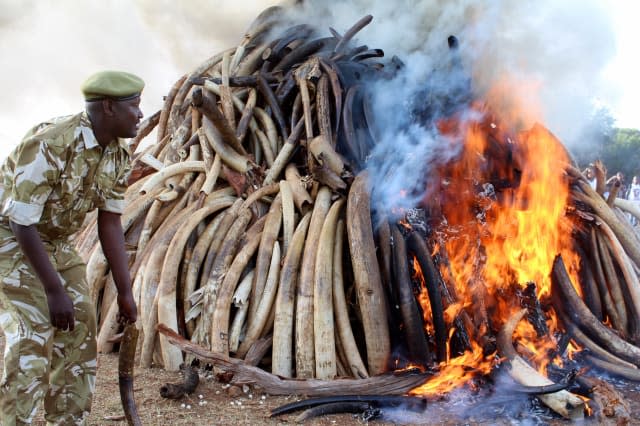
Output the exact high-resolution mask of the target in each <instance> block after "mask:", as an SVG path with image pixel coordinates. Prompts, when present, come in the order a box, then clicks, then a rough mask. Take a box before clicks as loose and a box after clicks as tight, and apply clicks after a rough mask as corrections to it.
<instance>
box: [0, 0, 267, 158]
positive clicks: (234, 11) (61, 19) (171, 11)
mask: <svg viewBox="0 0 640 426" xmlns="http://www.w3.org/2000/svg"><path fill="white" fill-rule="evenodd" d="M279 3H280V1H274V0H252V1H244V0H243V1H242V2H212V1H204V0H197V1H196V0H185V1H179V2H178V1H168V0H162V1H160V0H158V1H152V0H134V1H125V0H113V1H102V0H83V1H77V0H55V1H53V0H41V1H36V0H0V61H1V67H2V79H0V93H1V94H2V97H3V102H2V103H0V159H2V158H4V157H5V156H6V155H7V154H8V153H9V152H10V150H11V149H12V148H13V146H15V145H16V144H17V143H18V142H19V141H20V140H21V139H22V136H23V135H24V134H25V133H26V131H27V130H28V129H29V128H30V127H32V126H33V125H35V124H36V123H38V122H40V121H43V120H47V119H49V118H52V117H55V116H60V115H66V114H74V113H77V112H78V111H80V110H82V108H84V103H83V99H82V95H81V93H80V84H81V83H82V81H84V79H85V78H86V77H87V76H89V75H90V74H92V73H93V72H96V71H99V70H101V69H123V70H127V71H130V72H133V73H135V74H138V75H140V76H141V77H142V78H143V79H144V80H145V82H146V87H145V91H144V94H143V97H142V110H143V112H144V113H145V114H146V115H150V114H152V113H154V112H155V111H157V110H159V109H160V108H161V107H162V100H163V96H164V95H166V94H167V93H168V91H169V90H170V88H171V86H172V85H173V84H174V83H175V82H176V81H177V80H178V79H179V78H180V76H181V75H183V74H185V73H187V72H190V71H191V70H192V69H193V68H195V67H196V66H197V65H199V64H200V63H202V62H204V60H206V59H207V58H208V57H210V56H211V55H213V54H216V53H219V52H221V51H223V50H224V49H227V48H229V47H232V46H236V45H237V44H238V43H239V42H240V40H241V37H242V35H243V33H244V30H245V29H246V28H247V26H248V25H249V23H250V22H251V21H252V20H253V19H254V18H255V16H256V15H257V14H258V13H259V12H260V11H261V10H262V9H264V8H266V7H268V6H271V5H274V4H279Z"/></svg>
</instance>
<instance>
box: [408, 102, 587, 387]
mask: <svg viewBox="0 0 640 426" xmlns="http://www.w3.org/2000/svg"><path fill="white" fill-rule="evenodd" d="M487 105H488V104H486V105H483V106H478V105H474V106H473V107H472V108H473V109H474V110H475V112H476V114H466V115H465V116H466V117H474V118H472V119H469V120H466V121H465V120H464V119H461V118H460V117H453V118H450V119H448V120H447V121H441V122H440V123H439V128H440V131H441V133H442V134H443V136H444V139H445V140H446V143H449V144H451V145H453V146H455V145H456V144H459V146H457V148H458V149H459V155H458V156H457V158H456V160H455V161H453V162H449V163H447V164H446V165H443V166H441V167H438V168H437V176H436V177H435V179H431V181H434V180H436V179H437V181H439V182H441V185H440V187H439V188H437V190H434V191H431V192H430V193H431V194H438V195H436V196H435V197H434V198H432V199H427V200H425V204H426V205H427V206H431V207H433V206H434V205H437V207H438V210H439V211H441V212H442V216H443V218H444V219H445V220H444V225H443V226H442V229H441V230H439V232H440V235H441V236H442V237H441V244H443V245H444V251H445V252H446V254H447V256H448V260H449V265H447V267H446V268H445V267H443V266H441V269H442V275H443V277H444V279H445V280H446V281H448V284H449V285H451V286H453V288H454V289H455V292H456V294H457V298H458V302H459V303H458V304H456V307H455V310H456V312H457V311H459V310H460V308H461V307H462V306H464V307H465V309H466V310H467V311H468V312H469V314H470V315H471V316H472V317H473V319H474V324H476V326H480V328H481V330H476V331H475V333H470V334H471V336H470V337H472V339H473V338H475V340H474V341H473V342H472V345H473V348H472V350H470V351H467V352H466V353H465V354H464V355H462V356H459V357H456V358H450V359H448V360H447V362H445V363H442V364H441V365H440V371H439V374H437V375H436V376H435V377H434V378H433V379H432V380H430V381H429V382H427V383H426V384H425V385H423V386H421V387H420V388H418V389H414V391H413V393H416V394H431V393H443V392H447V391H449V390H451V389H452V388H455V387H459V386H461V385H462V384H464V383H469V380H470V378H471V377H473V375H474V374H478V373H480V374H483V373H486V372H488V371H490V369H491V368H492V367H493V364H494V363H495V362H497V359H498V358H497V357H496V356H495V354H483V350H482V345H481V343H479V342H477V340H478V337H479V336H482V335H483V334H485V332H486V331H487V327H490V326H493V327H494V328H496V327H500V326H501V325H502V324H503V323H504V322H505V321H506V319H507V318H508V317H509V316H510V315H511V314H512V313H513V312H514V311H515V310H516V309H519V308H520V306H518V300H517V298H516V297H513V295H514V292H515V290H517V289H524V287H525V286H526V285H527V283H530V282H533V283H535V285H536V288H537V297H538V298H539V299H545V298H548V297H550V295H551V283H550V272H551V267H552V265H553V259H554V257H555V256H556V255H557V254H558V253H561V254H562V255H563V258H564V259H565V262H566V264H567V265H568V269H569V270H570V271H571V273H572V275H575V274H576V271H577V270H578V268H577V265H578V258H577V256H576V255H575V254H574V253H573V249H572V247H571V238H569V237H570V235H569V232H570V229H571V223H570V219H568V218H567V216H566V215H565V213H566V208H567V203H568V197H569V188H568V184H567V181H566V178H565V174H564V169H565V166H566V165H567V163H568V162H569V157H568V154H567V152H566V151H565V149H564V147H563V145H562V144H561V143H560V142H559V141H558V140H557V139H556V138H555V137H554V136H553V135H552V134H551V133H550V132H549V131H548V130H546V129H545V128H544V127H543V126H541V125H533V126H530V127H529V128H528V129H527V130H525V131H515V130H514V129H517V128H519V127H522V120H519V118H521V117H523V115H519V114H517V111H515V109H517V108H515V106H514V105H511V107H513V110H512V111H511V114H508V116H507V117H504V116H503V115H501V116H500V121H499V120H498V118H497V117H496V116H495V115H492V114H491V113H489V110H490V108H489V107H488V106H487ZM477 117H482V118H481V119H479V120H478V119H477ZM529 119H530V117H529V116H527V120H529ZM574 278H575V276H574ZM574 282H577V280H575V279H574ZM419 300H420V302H421V304H422V305H423V308H424V311H425V312H428V311H429V310H430V308H429V306H428V298H426V297H421V298H419ZM450 321H451V320H450V318H449V319H448V320H447V322H448V324H451V323H450ZM483 327H484V329H483ZM548 327H549V328H550V330H551V331H554V330H555V327H556V321H555V318H551V319H550V320H549V321H548ZM549 335H550V336H552V335H553V333H549ZM550 336H546V338H547V340H548V342H547V344H548V345H549V346H548V347H547V348H545V347H543V346H544V345H543V344H542V342H543V341H544V339H545V338H544V337H543V338H541V337H539V336H537V335H536V332H535V330H534V328H533V327H532V326H530V325H528V324H525V323H524V322H522V323H521V324H520V326H519V327H518V328H517V330H516V333H515V335H514V341H517V342H518V344H519V345H520V346H521V347H522V348H523V349H524V350H526V351H527V352H528V353H530V355H531V357H530V361H531V362H532V363H535V364H537V365H538V367H539V368H541V369H543V368H544V366H545V365H546V364H547V363H548V362H549V360H548V359H547V358H548V352H547V349H549V348H550V347H552V346H553V344H554V342H552V341H551V337H550ZM492 355H494V356H492Z"/></svg>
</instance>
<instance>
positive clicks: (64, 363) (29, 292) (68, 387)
mask: <svg viewBox="0 0 640 426" xmlns="http://www.w3.org/2000/svg"><path fill="white" fill-rule="evenodd" d="M45 247H46V249H47V252H48V253H49V258H50V259H51V262H52V263H53V266H54V267H55V268H56V270H57V271H58V274H59V276H60V279H61V282H62V284H63V285H64V288H65V290H66V291H67V293H68V294H69V296H70V297H71V300H72V301H73V306H74V314H75V328H74V330H73V331H61V330H58V329H56V328H54V327H53V326H52V325H51V322H50V319H49V307H48V305H47V299H46V295H45V293H44V287H43V286H42V284H41V283H40V282H39V280H38V279H37V277H36V275H35V273H34V271H33V269H32V268H31V266H29V265H28V263H27V262H26V261H25V258H24V257H23V255H22V252H21V250H20V247H19V246H18V243H17V242H16V240H15V238H14V237H13V236H12V234H11V231H9V230H7V229H6V228H3V227H2V226H0V327H2V329H3V331H4V335H5V341H6V343H5V344H6V347H5V351H4V371H3V377H2V382H0V424H1V425H3V426H12V425H16V424H18V425H19V424H30V423H31V422H32V421H33V418H34V416H35V414H36V412H37V410H38V407H39V405H40V403H42V402H44V411H45V419H46V420H47V424H55V425H72V424H84V423H85V421H86V418H87V417H88V414H89V411H90V410H91V399H92V396H93V392H94V390H95V378H96V353H97V352H96V319H95V309H94V307H93V305H92V303H91V297H90V292H89V288H88V285H87V282H86V278H85V272H86V267H85V264H84V263H83V261H82V259H81V258H80V257H79V256H78V254H77V253H76V252H75V250H74V249H73V247H71V246H70V245H69V244H67V243H55V244H50V243H45Z"/></svg>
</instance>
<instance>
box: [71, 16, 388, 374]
mask: <svg viewBox="0 0 640 426" xmlns="http://www.w3.org/2000/svg"><path fill="white" fill-rule="evenodd" d="M282 19H283V10H282V9H281V8H280V7H272V8H269V9H266V10H265V11H264V12H263V13H262V14H260V15H259V16H258V17H257V18H256V20H255V21H254V22H253V23H252V25H251V26H250V27H249V29H248V30H247V32H246V34H245V36H244V38H243V40H242V42H241V43H240V45H239V46H237V47H236V48H233V49H229V50H226V51H224V52H222V53H220V54H218V55H215V56H213V57H212V58H210V59H208V60H207V61H205V62H204V63H202V64H201V65H200V66H199V67H198V68H197V69H195V70H194V71H193V72H191V73H190V74H188V75H185V76H184V77H183V78H181V79H179V80H178V81H177V82H176V83H175V85H174V86H173V87H172V89H171V90H170V92H169V93H168V95H167V96H166V99H165V103H164V106H163V108H162V110H161V111H159V112H158V113H156V114H154V115H153V116H150V117H148V118H147V119H145V121H144V122H143V123H142V124H141V127H140V131H139V134H138V135H137V137H136V138H135V139H134V140H133V141H132V147H133V149H137V148H138V147H140V149H137V152H136V154H135V155H134V158H133V160H132V168H133V170H132V179H131V181H130V186H129V188H128V190H127V193H126V201H127V204H126V209H125V212H124V214H123V217H122V223H123V227H124V230H125V236H126V244H127V246H128V249H129V252H128V253H129V260H130V271H131V276H132V277H133V292H134V295H135V298H136V300H137V303H138V307H139V318H140V325H141V331H142V332H141V339H140V342H141V343H140V345H141V347H140V348H139V349H140V351H141V352H140V353H141V355H140V357H141V365H142V366H143V367H149V366H151V365H152V364H157V365H162V366H164V368H165V369H167V370H178V368H179V366H180V364H181V363H182V362H183V354H182V352H181V351H180V349H179V348H176V347H175V346H173V345H172V344H170V343H169V342H168V340H167V339H166V337H165V336H163V335H158V333H157V331H156V326H157V325H158V324H159V323H162V324H165V325H167V326H168V327H169V328H170V329H172V330H174V331H176V332H178V333H180V334H181V335H182V336H187V337H188V338H189V339H190V340H191V341H192V342H194V343H197V344H199V345H202V346H204V347H205V348H208V349H210V350H212V351H215V352H217V353H222V354H226V355H229V354H231V355H233V356H235V357H238V358H248V357H249V356H250V355H251V356H254V357H255V356H256V355H255V353H254V352H255V351H256V348H257V347H260V345H258V344H257V343H260V342H261V341H263V340H264V339H265V338H271V339H272V345H271V347H272V348H273V350H272V351H271V352H270V365H271V371H272V373H274V374H278V375H280V376H284V377H299V378H311V377H316V378H322V379H331V378H334V377H336V376H338V375H340V376H345V377H347V376H351V377H356V378H364V377H368V376H369V375H374V374H378V373H381V372H383V371H385V370H386V369H387V364H386V363H387V361H388V359H389V354H390V343H389V341H390V339H389V330H388V326H387V318H386V316H385V312H386V311H385V307H384V305H383V303H384V300H385V298H384V295H383V294H382V291H383V289H382V285H381V282H380V278H379V275H380V273H379V270H378V265H377V260H376V253H375V246H374V240H373V230H372V225H371V218H370V215H371V213H370V207H369V193H368V188H367V176H366V172H365V171H360V169H361V165H362V163H363V161H364V158H365V157H366V155H367V154H368V152H369V150H370V148H371V147H372V146H373V139H372V138H371V135H370V134H367V133H366V132H362V129H367V124H366V123H367V116H366V113H367V111H370V109H369V108H368V106H367V105H365V104H366V102H367V97H366V94H365V92H364V91H363V89H362V85H358V84H357V83H358V80H357V79H358V78H359V76H365V75H370V74H376V73H378V74H382V72H383V71H382V70H383V68H384V65H383V64H381V63H380V62H377V58H380V57H382V56H383V53H382V51H381V50H379V49H369V48H367V47H366V46H356V45H354V42H353V37H354V35H355V34H356V33H357V32H358V31H359V30H360V29H361V28H363V27H364V26H366V25H367V24H368V23H369V22H370V21H371V19H372V17H371V16H366V17H364V18H363V19H362V20H360V21H359V22H357V23H356V24H355V25H354V26H353V27H352V28H350V29H348V30H347V31H346V32H345V33H344V34H342V35H341V34H339V33H338V32H336V31H335V30H333V29H332V30H331V32H332V35H330V36H328V37H327V36H321V37H320V36H318V35H317V34H316V33H315V31H314V30H312V28H311V27H310V26H308V25H293V26H290V27H288V28H286V29H284V30H275V28H276V27H278V26H281V25H282V23H281V20H282ZM272 30H273V31H272ZM154 129H155V130H156V133H155V134H156V137H157V140H156V142H155V143H152V144H148V146H146V147H144V146H145V144H140V142H141V141H142V140H143V139H144V138H145V137H147V136H148V135H150V134H152V133H151V132H152V130H154ZM354 174H357V175H356V176H354ZM92 220H94V221H95V219H94V218H93V219H92ZM90 222H91V219H88V223H87V225H86V227H85V228H83V230H82V231H81V233H80V234H79V235H78V237H77V244H76V245H77V247H78V249H79V252H80V253H83V255H84V256H85V257H86V260H87V263H88V268H87V270H88V282H89V284H90V285H91V287H92V291H93V298H94V301H95V303H96V306H97V309H98V315H99V333H98V349H99V351H101V352H109V351H111V350H112V348H113V344H114V343H113V340H114V339H113V337H114V335H116V334H117V332H118V324H117V321H116V316H117V302H116V294H115V287H114V284H113V282H112V278H111V276H110V274H109V273H108V266H107V264H106V260H105V257H104V255H103V253H102V250H101V248H100V244H99V242H98V240H97V235H96V232H95V226H94V223H95V222H94V223H90ZM352 283H353V286H352ZM356 298H357V306H356V307H354V302H353V301H354V300H355V299H356ZM354 318H357V321H358V323H359V324H360V327H361V329H359V330H356V331H355V332H354V330H353V329H352V324H353V323H354V321H355V320H354ZM358 333H360V334H359V335H358ZM357 336H360V337H357ZM357 338H360V342H359V343H356V340H357ZM362 342H363V343H362ZM262 346H264V345H262ZM365 353H366V355H364V354H365ZM262 355H264V353H263V354H260V356H262Z"/></svg>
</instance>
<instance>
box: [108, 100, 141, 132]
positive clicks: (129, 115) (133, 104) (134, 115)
mask: <svg viewBox="0 0 640 426" xmlns="http://www.w3.org/2000/svg"><path fill="white" fill-rule="evenodd" d="M112 111H113V118H112V123H113V134H114V136H116V137H119V138H133V137H135V136H136V134H138V125H139V124H140V120H142V117H143V114H142V111H141V110H140V96H137V97H135V98H133V99H129V100H126V101H112Z"/></svg>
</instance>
